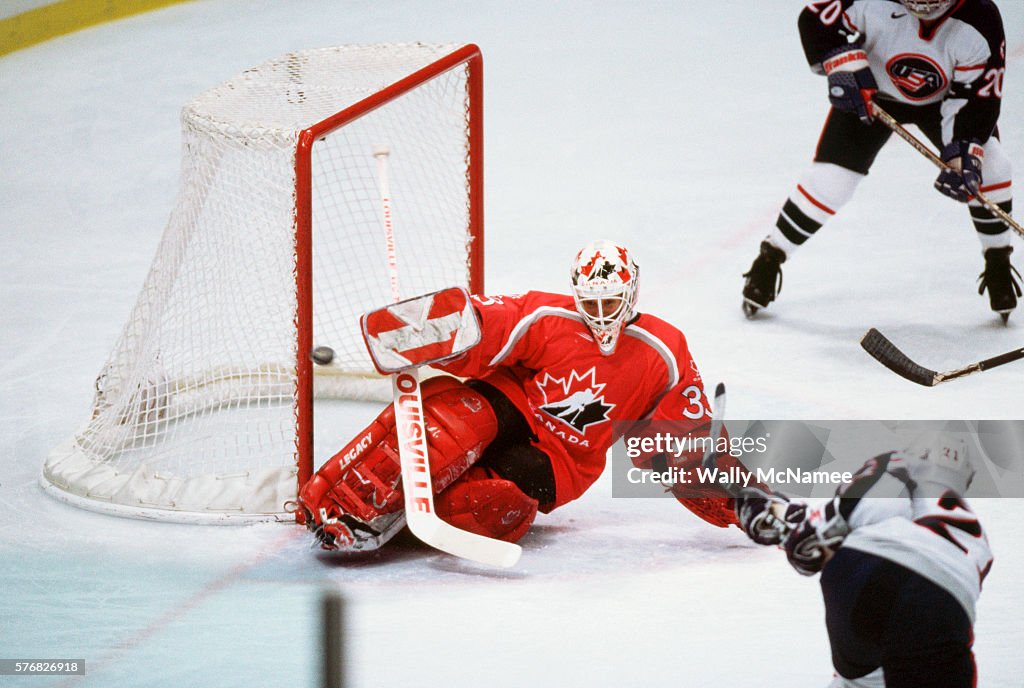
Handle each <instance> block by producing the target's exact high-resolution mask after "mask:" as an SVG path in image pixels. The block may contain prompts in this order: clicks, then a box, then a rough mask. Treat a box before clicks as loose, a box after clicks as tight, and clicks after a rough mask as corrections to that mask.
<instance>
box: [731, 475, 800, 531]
mask: <svg viewBox="0 0 1024 688" xmlns="http://www.w3.org/2000/svg"><path fill="white" fill-rule="evenodd" d="M806 511H807V506H806V505H805V504H801V503H799V502H791V501H789V499H788V498H787V497H784V496H783V495H779V494H769V493H767V492H764V491H763V490H761V489H759V488H756V487H745V488H743V489H742V490H740V492H739V494H738V495H736V516H737V518H739V521H740V527H741V528H742V529H743V532H745V533H746V534H747V536H748V537H749V538H750V539H751V540H753V541H754V542H756V543H757V544H759V545H778V544H780V543H781V542H782V540H783V538H785V536H786V534H787V533H789V531H790V530H792V529H793V528H794V527H795V526H797V525H799V524H800V522H801V521H803V520H804V514H805V513H806Z"/></svg>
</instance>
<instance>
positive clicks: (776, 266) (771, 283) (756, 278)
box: [743, 241, 786, 318]
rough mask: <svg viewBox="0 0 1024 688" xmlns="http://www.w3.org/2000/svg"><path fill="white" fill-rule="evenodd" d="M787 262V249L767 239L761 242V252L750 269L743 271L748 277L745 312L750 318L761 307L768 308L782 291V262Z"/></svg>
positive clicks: (744, 304)
mask: <svg viewBox="0 0 1024 688" xmlns="http://www.w3.org/2000/svg"><path fill="white" fill-rule="evenodd" d="M785 262H786V252H785V251H783V250H782V249H779V248H775V247H774V246H772V245H771V244H770V243H768V242H767V241H762V242H761V252H760V253H759V254H758V256H757V258H755V259H754V262H753V264H752V265H751V266H750V270H748V271H747V272H745V273H743V276H744V277H746V278H747V282H746V284H744V285H743V312H744V313H745V314H746V316H747V317H748V318H753V317H754V314H756V313H757V311H758V310H759V309H761V308H767V307H768V304H769V303H771V302H772V301H774V300H775V295H776V294H778V293H779V292H780V291H782V264H783V263H785Z"/></svg>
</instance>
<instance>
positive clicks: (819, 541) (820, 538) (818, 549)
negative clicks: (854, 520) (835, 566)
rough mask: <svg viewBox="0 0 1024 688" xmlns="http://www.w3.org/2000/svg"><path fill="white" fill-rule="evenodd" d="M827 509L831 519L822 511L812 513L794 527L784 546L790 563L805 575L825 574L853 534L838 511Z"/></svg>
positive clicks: (817, 510)
mask: <svg viewBox="0 0 1024 688" xmlns="http://www.w3.org/2000/svg"><path fill="white" fill-rule="evenodd" d="M826 510H827V511H829V513H830V514H831V517H826V516H825V515H824V514H823V513H822V511H821V510H819V509H814V510H812V511H811V512H809V513H808V514H807V515H806V517H805V518H804V520H803V521H801V522H799V523H797V524H794V527H793V529H792V530H791V531H790V533H789V535H787V536H786V541H785V543H783V547H785V548H786V558H787V559H789V563H790V564H791V565H792V566H793V568H795V569H796V570H797V571H798V572H799V573H800V574H802V575H804V576H813V575H814V574H816V573H817V572H818V571H821V569H822V568H823V567H824V566H825V564H827V563H828V560H829V559H831V558H832V555H833V554H835V551H836V550H837V549H839V547H840V545H842V544H843V540H845V539H846V535H847V534H848V533H849V532H850V528H849V526H847V524H846V521H845V520H844V519H843V517H842V516H841V515H839V513H838V511H836V510H835V509H831V510H829V509H826Z"/></svg>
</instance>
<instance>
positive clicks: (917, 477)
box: [899, 432, 975, 497]
mask: <svg viewBox="0 0 1024 688" xmlns="http://www.w3.org/2000/svg"><path fill="white" fill-rule="evenodd" d="M899 455H900V456H901V458H902V459H903V460H904V461H906V463H907V471H908V473H909V475H910V477H911V478H912V479H913V480H914V482H915V483H917V485H918V489H917V490H915V492H917V493H921V492H924V494H920V496H930V497H937V496H939V495H941V494H942V493H943V492H945V491H947V490H952V491H953V492H956V493H957V494H958V495H963V494H964V493H965V492H967V488H968V487H970V485H971V481H972V480H973V479H974V473H975V469H974V464H972V463H971V456H970V452H968V450H967V442H965V441H964V440H963V439H961V438H960V437H956V436H954V435H952V434H950V433H947V432H927V433H925V434H923V435H921V436H920V437H918V438H917V439H915V440H914V441H913V442H911V444H910V446H908V447H907V448H906V449H904V450H903V451H901V452H899Z"/></svg>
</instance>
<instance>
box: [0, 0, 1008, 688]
mask: <svg viewBox="0 0 1024 688" xmlns="http://www.w3.org/2000/svg"><path fill="white" fill-rule="evenodd" d="M1000 4H1001V9H1002V12H1003V15H1004V21H1005V24H1006V29H1007V31H1006V33H1007V36H1008V41H1009V44H1008V46H1007V57H1008V61H1009V69H1008V73H1007V76H1006V83H1005V100H1004V105H1003V112H1004V114H1003V119H1002V122H1003V126H1002V134H1003V141H1004V143H1005V145H1006V148H1007V151H1008V153H1009V155H1010V157H1011V159H1013V160H1015V161H1016V162H1017V164H1018V166H1021V165H1024V136H1022V133H1021V128H1020V123H1021V122H1022V121H1024V81H1022V80H1021V77H1020V76H1019V72H1020V71H1021V70H1022V68H1024V3H1021V2H1018V1H1016V0H1003V2H1001V3H1000ZM800 6H801V3H800V2H796V1H794V2H782V1H778V2H771V3H759V2H743V3H740V2H723V3H715V2H695V1H692V0H686V1H680V2H672V3H663V2H657V3H655V2H643V3H641V2H635V3H625V2H606V1H600V2H577V1H575V0H574V1H570V2H561V3H550V2H540V1H524V2H517V3H515V4H508V3H503V2H497V1H494V0H477V1H476V2H463V1H456V2H436V1H433V0H430V1H427V0H418V1H413V0H408V1H401V2H398V1H387V2H376V3H352V2H347V3H340V2H338V3H325V2H314V1H313V0H292V1H291V2H288V3H267V2H261V3H252V2H242V1H241V0H215V1H209V2H193V3H186V4H183V5H180V6H174V7H170V8H167V9H164V10H161V11H157V12H152V13H150V14H146V15H143V16H139V17H134V18H131V19H128V20H124V21H121V22H116V23H112V24H107V25H103V26H99V27H95V28H92V29H89V30H86V31H82V32H79V33H75V34H72V35H69V36H66V37H63V38H60V39H57V40H54V41H51V42H49V43H46V44H43V45H40V46H36V47H33V48H30V49H27V50H23V51H20V52H16V53H13V54H11V55H8V56H6V57H3V58H0V93H2V94H3V97H2V98H0V128H2V131H3V136H2V137H0V160H2V161H3V163H2V164H0V200H2V204H0V218H2V227H3V229H2V230H0V231H2V239H0V242H2V243H0V246H2V249H3V250H2V251H0V265H2V278H0V279H2V289H0V312H2V313H3V319H4V326H3V331H2V335H0V361H2V363H0V387H2V389H3V395H2V401H0V451H2V454H0V505H2V510H3V511H2V516H0V587H2V589H3V591H4V593H3V602H2V605H0V618H2V622H0V655H2V656H4V657H9V658H15V657H61V656H63V657H75V658H84V659H85V660H86V662H87V674H86V676H85V677H84V678H83V679H81V680H78V681H64V680H61V679H56V680H49V679H43V678H38V679H32V684H33V685H39V686H44V685H82V686H104V687H108V686H138V685H147V686H180V685H196V686H202V685H210V686H229V685H245V686H273V685H314V684H315V682H316V676H317V661H318V660H317V649H318V645H319V642H320V633H319V631H318V629H317V626H316V623H317V600H318V595H319V592H320V590H321V589H323V588H324V587H325V586H335V585H336V586H341V588H342V589H343V590H344V591H345V593H346V596H347V598H348V600H349V607H348V618H349V638H348V644H347V649H348V673H349V678H350V679H351V683H352V685H358V686H393V685H410V684H422V685H433V686H445V687H448V686H463V685H482V686H488V688H497V687H499V686H530V685H533V686H551V685H559V686H623V685H671V686H715V687H717V686H763V685H769V686H781V685H786V686H821V685H824V684H826V683H827V681H828V679H829V676H830V675H831V674H830V672H831V669H830V662H829V655H828V645H827V641H826V638H825V633H824V625H823V615H822V607H821V602H820V596H819V594H818V590H817V583H816V581H815V580H813V579H804V578H801V577H799V576H797V575H796V574H795V573H794V572H793V571H792V570H791V569H790V568H789V567H788V566H787V565H786V563H785V561H784V558H783V557H782V556H781V555H780V554H779V553H778V552H777V551H774V550H771V549H761V548H757V547H755V546H753V545H751V544H749V543H748V542H747V541H746V540H745V539H744V538H743V537H742V536H741V534H740V533H739V532H738V531H736V530H731V531H719V530H717V529H714V528H711V527H709V526H707V525H705V524H703V523H702V522H700V521H698V520H697V519H696V518H695V517H693V516H691V515H690V514H689V513H688V512H686V511H685V510H683V509H682V508H680V507H679V506H678V505H676V504H674V503H673V502H672V501H670V500H624V499H614V500H613V499H612V498H611V494H610V487H609V484H608V482H609V481H607V480H602V481H600V482H599V483H598V485H597V486H596V487H595V488H594V489H593V490H592V491H591V492H590V493H588V494H587V495H586V496H585V497H584V498H583V499H581V500H580V501H578V502H576V503H574V504H571V505H569V506H566V507H565V508H563V509H560V510H559V511H557V512H555V513H554V514H551V515H549V516H544V517H541V518H540V519H539V520H538V525H537V527H536V528H535V529H534V530H533V531H532V532H531V533H530V534H529V535H528V536H527V537H526V539H525V540H524V541H523V543H522V544H523V545H524V547H525V554H524V556H523V559H522V562H521V564H520V565H519V566H518V567H516V568H515V569H513V570H511V571H502V572H495V571H491V570H487V569H482V568H480V567H476V566H473V565H470V564H465V563H462V562H459V561H456V560H453V559H451V558H449V557H447V556H445V555H442V554H438V553H434V552H431V551H428V550H425V549H423V548H421V547H418V546H417V545H416V544H415V543H413V542H409V541H408V540H404V541H401V542H398V543H394V546H393V547H390V548H388V549H387V550H386V551H384V552H381V553H379V554H375V555H370V556H366V557H363V558H360V559H357V560H346V561H339V560H338V559H337V558H336V557H330V556H326V555H323V554H320V553H318V552H317V551H316V550H313V549H310V547H309V544H310V541H309V538H308V537H307V535H306V533H305V532H304V531H302V530H301V529H298V528H295V527H291V526H281V525H263V526H256V527H249V528H240V529H232V528H216V527H190V526H175V525H164V524H154V523H146V522H135V521H126V520H121V519H116V518H112V517H107V516H101V515H97V514H91V513H86V512H82V511H79V510H75V509H72V508H70V507H67V506H65V505H64V504H61V503H58V502H56V501H54V500H51V499H49V498H47V497H45V496H44V495H43V494H42V492H41V491H40V490H39V488H38V486H37V476H38V472H39V469H40V466H41V464H42V461H43V457H44V456H45V455H46V453H47V452H48V451H49V450H50V449H52V448H53V447H54V446H55V445H56V444H58V443H59V442H60V441H62V440H63V439H65V438H66V437H67V436H68V435H69V434H70V433H71V432H72V431H73V430H74V428H75V427H77V426H78V424H80V423H81V422H82V421H83V420H85V416H86V414H87V412H88V405H89V402H90V398H91V389H92V382H93V379H94V377H95V375H96V373H97V372H98V371H99V368H100V367H101V365H102V363H103V361H104V359H105V357H106V355H107V353H108V351H109V349H110V348H111V346H112V345H113V343H114V340H115V338H116V337H117V335H118V334H119V332H120V328H121V326H122V324H123V321H124V319H125V318H126V317H127V314H128V311H129V309H130V307H131V305H132V304H133V303H134V300H135V296H136V292H137V290H138V288H139V286H140V284H141V282H142V279H143V277H144V275H145V272H146V269H147V268H148V266H149V263H150V260H151V258H152V255H153V252H154V250H155V247H156V244H157V241H158V239H159V237H160V233H161V231H162V229H163V226H164V223H165V222H166V219H167V216H168V214H169V212H170V209H171V205H172V203H173V201H174V189H175V185H176V180H177V173H178V166H179V163H180V156H179V145H180V141H179V129H178V127H179V125H178V112H179V109H180V107H181V105H182V104H184V103H185V102H186V101H187V100H188V99H189V98H191V97H192V96H193V95H195V94H196V93H199V92H200V91H202V90H204V89H206V88H208V87H209V86H211V85H213V84H216V83H220V82H221V81H223V80H225V79H226V78H229V77H231V76H233V75H234V74H236V73H238V72H239V71H241V70H242V69H244V68H246V67H249V66H252V65H255V64H258V63H260V62H263V61H265V60H267V59H269V58H272V57H275V56H277V55H279V54H282V53H285V52H288V51H291V50H297V49H303V48H311V47H321V46H328V45H337V44H342V43H367V42H385V41H386V42H401V41H417V40H422V41H430V42H435V41H437V42H441V41H457V42H461V41H471V42H475V43H477V44H479V45H480V46H481V47H482V49H483V52H484V57H485V74H486V77H485V78H486V87H485V91H486V137H487V147H486V180H487V182H486V186H487V191H486V224H487V245H486V258H487V271H488V276H487V280H488V290H489V291H491V292H503V291H521V290H524V289H528V288H542V289H549V290H562V289H564V288H565V286H566V282H565V279H566V272H567V265H568V260H569V257H570V255H571V254H572V252H573V251H574V250H575V249H577V248H578V247H579V246H581V245H582V244H583V243H585V242H586V241H588V240H590V239H593V238H595V237H608V238H612V239H616V240H619V241H621V242H624V243H626V244H627V245H629V246H630V247H632V248H633V249H634V251H635V253H636V254H637V257H638V259H639V260H640V262H641V264H642V265H643V279H644V281H643V286H642V289H641V304H642V307H643V308H645V309H647V310H650V311H652V312H655V313H657V314H659V315H662V316H663V317H666V318H667V319H669V320H671V321H673V322H675V323H676V324H678V325H679V326H680V327H681V328H682V329H683V330H684V331H685V332H686V333H687V336H688V339H689V343H690V346H691V349H692V351H693V353H694V355H695V357H696V359H697V361H698V363H699V364H700V365H701V368H702V372H703V373H704V376H705V378H706V379H707V380H709V381H718V380H724V381H726V382H727V383H728V385H729V391H730V400H729V405H730V415H731V416H732V417H736V418H743V417H779V418H954V417H965V418H1019V417H1020V416H1021V407H1022V401H1024V394H1022V392H1021V390H1022V388H1024V364H1021V363H1017V364H1011V365H1007V366H1005V367H1003V368H1000V369H999V370H997V371H992V372H989V373H984V374H981V375H975V376H971V377H969V378H965V379H963V380H959V381H956V382H955V383H950V384H948V385H943V386H940V387H937V388H934V389H925V388H922V387H917V386H914V385H912V384H910V383H908V382H906V381H905V380H902V379H900V378H898V377H896V376H895V375H893V374H892V373H890V372H888V371H887V370H885V369H884V368H882V367H881V366H879V365H878V364H877V363H876V362H874V361H873V360H872V359H871V358H870V357H868V356H867V354H865V353H864V352H862V351H861V350H860V348H859V346H858V344H857V342H858V339H859V337H860V336H861V334H863V332H864V331H866V330H867V329H868V328H869V327H871V326H875V327H878V328H879V329H881V330H882V331H883V332H885V333H886V334H887V335H888V336H890V337H891V338H892V339H893V341H894V342H896V343H897V344H898V345H899V346H900V347H901V348H903V349H904V350H905V351H906V352H907V353H908V354H909V355H911V356H913V357H915V358H917V359H918V360H919V361H920V362H921V363H922V364H924V365H927V366H928V367H932V368H936V369H945V368H948V367H957V366H960V365H963V364H965V363H967V362H970V361H974V360H977V359H979V358H984V357H987V356H991V355H993V354H996V353H999V352H1002V351H1006V350H1009V349H1012V348H1017V347H1019V346H1020V345H1021V334H1020V333H1021V325H1020V322H1021V318H1022V317H1024V315H1022V314H1020V313H1018V314H1016V315H1015V316H1014V318H1012V319H1011V322H1010V326H1009V327H1003V326H1002V325H1000V324H999V323H998V319H997V318H996V317H995V316H994V315H992V314H991V313H990V312H989V310H988V306H987V302H986V300H985V299H983V298H981V297H978V296H977V294H976V293H975V292H974V289H975V278H976V276H977V274H978V272H979V271H980V270H981V267H982V259H981V256H980V251H979V245H978V243H977V241H976V239H975V238H974V236H973V231H972V230H971V227H970V224H969V222H968V220H967V217H966V212H965V211H964V209H963V208H962V207H959V206H957V205H956V204H954V203H953V202H951V201H947V200H944V199H943V198H941V197H939V196H938V195H937V194H936V193H935V192H934V191H933V190H932V189H931V179H932V176H933V170H932V168H931V167H930V165H929V163H928V162H927V161H925V160H924V159H923V158H921V157H919V156H918V154H916V153H915V152H913V151H912V150H911V149H910V148H909V147H908V146H906V145H903V144H902V143H901V142H899V141H893V142H892V143H891V144H890V145H889V146H888V147H887V148H886V149H885V150H884V151H883V153H882V155H881V156H880V157H879V160H878V162H877V165H876V168H875V170H874V171H873V173H872V175H871V176H870V178H869V179H868V180H867V181H866V182H865V183H864V184H863V185H862V187H861V188H860V189H859V190H858V192H857V195H856V196H855V198H854V200H853V201H852V202H851V203H850V205H849V206H847V208H846V209H844V211H843V213H842V214H841V215H840V216H838V217H837V218H836V219H835V220H834V221H833V222H832V223H831V224H830V225H829V226H828V227H827V228H826V229H825V230H823V231H822V232H821V233H820V234H819V235H818V237H816V238H815V240H814V241H812V242H810V243H809V244H808V245H807V246H806V247H804V249H802V250H801V251H800V253H798V254H797V255H796V256H795V257H794V258H793V259H792V260H791V261H789V262H787V264H786V268H785V270H786V281H785V287H784V291H783V292H782V294H781V298H780V300H779V302H778V303H777V304H776V305H774V306H773V307H772V309H771V310H770V311H768V312H767V313H765V314H764V315H765V317H763V318H761V319H759V320H758V321H756V322H747V321H745V320H744V318H743V315H742V313H741V311H740V307H739V300H740V299H739V290H740V286H741V279H740V274H741V273H742V272H743V271H744V270H745V269H746V268H747V267H748V266H749V263H750V261H751V260H752V259H753V257H754V255H755V253H756V251H757V245H758V242H759V241H760V239H761V238H762V236H763V235H764V234H765V233H766V232H767V231H768V229H769V227H770V226H771V224H772V223H773V222H774V218H775V214H776V213H777V211H778V208H779V206H780V204H781V203H782V201H783V200H784V198H785V197H786V195H787V194H788V193H789V192H790V189H791V187H792V185H793V184H794V182H795V180H796V178H797V175H798V174H799V173H800V171H801V170H802V168H803V167H804V165H805V164H806V163H807V161H808V160H809V156H810V154H811V151H812V149H813V147H814V144H815V141H816V139H817V134H818V131H819V128H820V125H821V120H822V118H823V115H824V113H825V111H826V109H827V103H826V100H825V92H824V84H823V82H822V80H821V79H820V78H818V77H815V76H813V75H812V74H811V73H810V72H809V71H808V70H807V68H806V66H805V64H804V62H803V56H802V52H801V49H800V46H799V42H798V39H797V35H796V26H795V24H796V14H797V12H798V11H799V9H800ZM1017 245H1018V249H1019V248H1020V243H1019V242H1018V244H1017ZM1020 254H1021V251H1020V250H1018V256H1017V259H1016V262H1017V264H1018V265H1020V264H1021V262H1020V261H1021V260H1024V258H1021V257H1020ZM376 409H377V407H376V405H373V404H352V405H351V407H350V408H348V409H345V411H344V412H343V413H335V414H332V418H335V419H336V420H335V423H336V424H334V425H332V426H331V427H324V426H323V424H322V425H321V427H320V428H319V433H320V436H319V437H318V444H319V445H320V446H331V445H332V444H336V443H341V442H342V441H344V440H346V439H347V436H348V434H349V433H352V432H354V431H355V430H356V429H358V427H359V426H360V424H361V423H363V422H365V421H366V420H367V419H368V418H370V417H372V415H373V414H374V413H375V412H376ZM975 506H976V509H977V511H979V513H980V515H981V516H982V518H983V520H984V522H985V523H986V525H987V527H988V529H989V531H990V536H991V540H992V545H993V548H994V550H995V552H996V563H995V567H994V569H993V572H992V574H991V576H990V577H989V579H988V581H987V582H986V587H985V592H984V594H983V595H982V598H981V602H980V605H979V620H978V624H977V627H976V637H977V641H976V650H977V656H978V662H979V667H980V669H979V671H980V683H979V685H981V686H1004V687H1009V686H1021V685H1022V676H1024V657H1022V655H1021V653H1020V648H1021V647H1024V626H1022V624H1021V622H1020V618H1021V613H1022V611H1024V599H1022V595H1021V592H1020V585H1019V572H1020V571H1021V570H1024V535H1022V534H1021V531H1020V528H1019V524H1018V519H1019V518H1020V517H1021V516H1024V503H1021V502H1020V501H1012V500H977V501H976V502H975ZM421 632H422V633H423V636H422V637H421ZM27 682H28V680H27V679H13V678H9V677H0V685H21V684H22V683H27Z"/></svg>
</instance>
